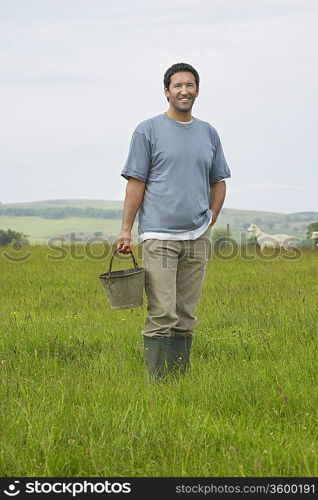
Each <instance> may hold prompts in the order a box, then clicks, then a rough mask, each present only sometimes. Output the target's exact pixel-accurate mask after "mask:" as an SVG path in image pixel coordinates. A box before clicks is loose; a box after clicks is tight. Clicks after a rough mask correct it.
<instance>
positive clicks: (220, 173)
mask: <svg viewBox="0 0 318 500" xmlns="http://www.w3.org/2000/svg"><path fill="white" fill-rule="evenodd" d="M229 177H231V171H230V169H229V166H228V164H227V161H226V159H225V156H224V153H223V148H222V144H221V141H220V138H219V135H218V134H217V135H216V144H215V151H214V156H213V163H212V168H211V170H210V184H213V183H214V182H220V181H223V180H225V179H227V178H229Z"/></svg>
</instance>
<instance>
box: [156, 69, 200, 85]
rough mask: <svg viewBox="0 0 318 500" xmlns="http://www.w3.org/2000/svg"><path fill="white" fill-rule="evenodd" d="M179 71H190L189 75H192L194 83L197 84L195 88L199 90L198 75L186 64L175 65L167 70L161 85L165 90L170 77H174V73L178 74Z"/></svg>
mask: <svg viewBox="0 0 318 500" xmlns="http://www.w3.org/2000/svg"><path fill="white" fill-rule="evenodd" d="M179 71H190V73H192V74H193V76H194V78H195V83H196V84H197V88H199V82H200V78H199V74H198V72H197V71H196V70H195V69H194V68H193V66H191V65H190V64H187V63H176V64H173V65H172V66H171V67H170V68H168V69H167V71H166V72H165V75H164V77H163V84H164V86H165V88H166V89H168V88H169V85H170V80H171V77H172V75H174V74H175V73H179Z"/></svg>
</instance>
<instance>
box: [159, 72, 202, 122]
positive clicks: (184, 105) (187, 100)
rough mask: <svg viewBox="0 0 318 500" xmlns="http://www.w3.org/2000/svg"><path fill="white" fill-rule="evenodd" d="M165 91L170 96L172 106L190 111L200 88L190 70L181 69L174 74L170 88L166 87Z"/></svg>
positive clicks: (179, 109)
mask: <svg viewBox="0 0 318 500" xmlns="http://www.w3.org/2000/svg"><path fill="white" fill-rule="evenodd" d="M164 93H165V96H166V97H169V103H170V106H172V107H173V108H175V109H176V110H178V111H181V112H182V111H184V112H189V111H190V110H191V108H192V106H193V104H194V101H195V98H196V97H197V96H198V94H199V89H198V88H197V85H196V82H195V78H194V75H193V74H192V73H191V72H190V71H180V72H179V73H175V74H174V75H172V77H171V78H170V85H169V89H167V88H165V89H164Z"/></svg>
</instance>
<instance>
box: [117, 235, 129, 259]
mask: <svg viewBox="0 0 318 500" xmlns="http://www.w3.org/2000/svg"><path fill="white" fill-rule="evenodd" d="M130 242H131V232H130V231H122V232H121V233H120V235H119V237H118V238H117V240H116V247H117V252H119V253H124V254H127V253H129V252H131V244H130Z"/></svg>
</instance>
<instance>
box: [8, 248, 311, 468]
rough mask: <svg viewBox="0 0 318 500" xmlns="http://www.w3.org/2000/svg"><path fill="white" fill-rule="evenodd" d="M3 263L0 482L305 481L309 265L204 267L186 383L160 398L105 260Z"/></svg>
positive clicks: (134, 313) (40, 251)
mask: <svg viewBox="0 0 318 500" xmlns="http://www.w3.org/2000/svg"><path fill="white" fill-rule="evenodd" d="M3 251H4V249H3V248H2V249H1V251H0V253H1V255H0V272H1V274H0V276H1V288H2V308H1V317H0V328H1V336H0V370H1V381H2V383H1V405H2V411H1V413H0V427H1V429H2V445H1V451H0V475H1V476H16V477H20V476H43V477H45V476H62V477H64V476H68V477H76V476H77V477H83V476H89V477H93V476H100V477H101V476H128V477H129V476H132V477H138V476H155V477H156V476H184V477H188V476H196V477H200V476H201V477H229V476H230V477H231V476H234V477H238V476H246V477H259V476H272V477H274V476H283V477H291V476H307V477H309V476H317V473H318V463H317V462H318V458H317V457H318V446H317V438H318V436H317V408H318V395H317V296H318V280H317V274H318V271H317V269H318V266H317V264H318V252H317V251H316V252H310V251H306V252H304V253H303V255H302V257H301V258H300V259H299V260H290V261H288V260H284V259H283V258H277V259H276V260H273V261H264V260H261V259H260V258H256V259H255V260H253V261H250V262H248V261H246V260H242V259H241V258H239V257H237V258H236V259H234V260H230V261H224V260H220V259H218V258H215V257H214V258H212V260H211V261H209V263H208V267H207V273H206V280H205V285H204V289H203V292H202V296H201V299H200V302H199V305H198V308H197V316H198V318H199V323H198V327H197V330H196V333H195V339H194V341H193V348H192V365H191V370H190V372H189V373H188V374H187V375H186V376H183V377H181V378H179V379H175V380H174V379H171V380H168V381H167V382H166V383H164V384H158V383H149V382H148V381H147V379H146V376H145V371H144V363H143V349H142V336H141V329H142V326H143V318H144V315H145V310H146V304H144V306H143V307H142V308H138V309H131V310H129V309H128V310H122V311H111V310H110V309H109V306H108V303H107V298H106V296H105V294H104V291H103V289H102V287H101V285H100V283H99V280H98V278H97V275H98V274H99V273H101V272H104V271H105V270H106V269H107V262H105V260H104V261H102V260H92V259H89V258H87V257H86V258H84V259H83V260H74V259H73V258H71V257H70V254H69V253H68V254H67V257H66V258H65V259H64V260H61V261H52V260H48V259H47V258H46V255H47V254H48V253H50V250H49V249H47V248H45V247H41V246H34V247H31V251H32V256H31V257H30V258H29V259H28V260H27V261H25V262H23V263H17V262H10V261H8V260H7V259H6V258H4V256H3ZM51 253H52V252H51ZM80 253H81V251H80V248H79V249H78V255H77V256H78V257H79V256H80ZM96 253H97V252H96ZM128 266H130V263H129V264H128V263H127V267H128ZM116 267H117V268H122V267H126V266H125V263H123V262H122V261H117V262H116Z"/></svg>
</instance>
